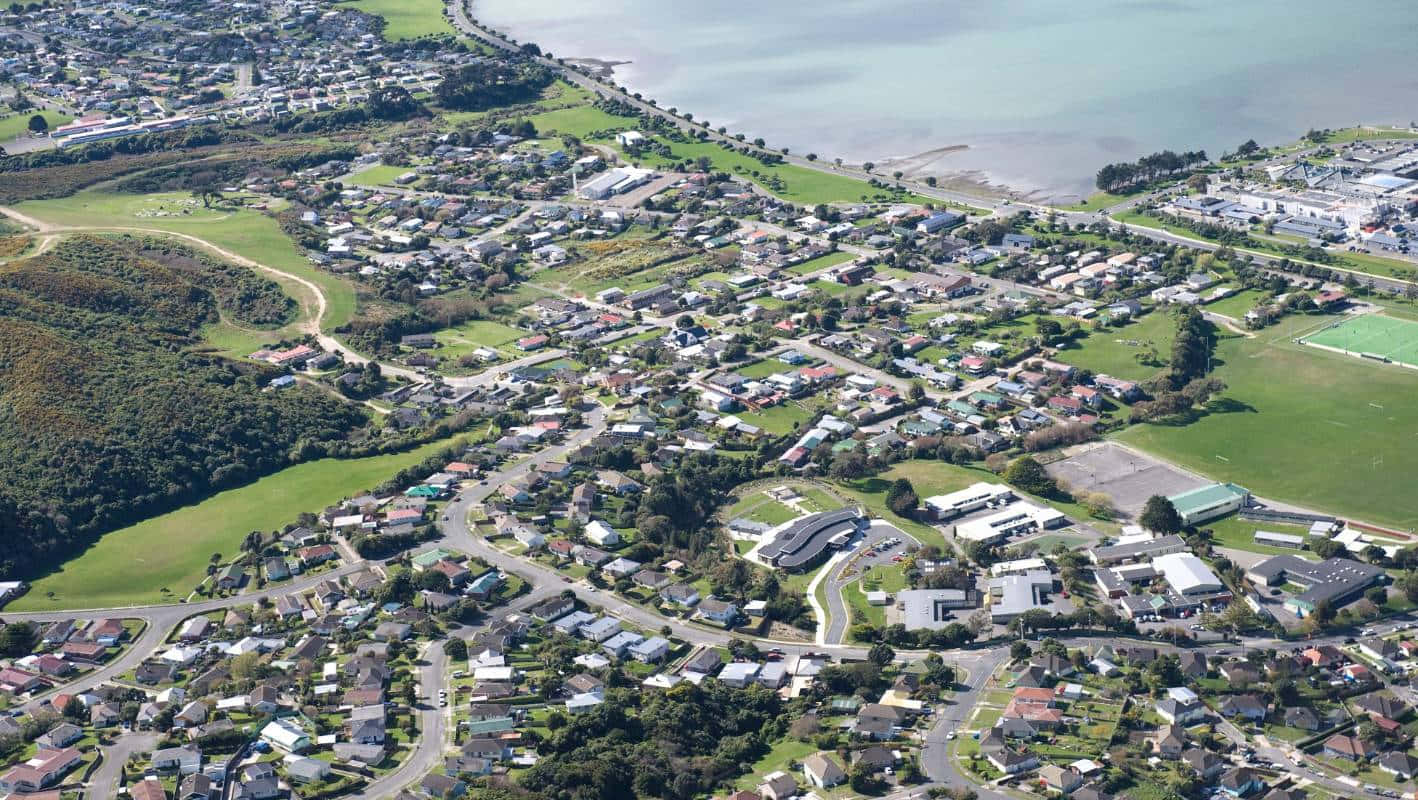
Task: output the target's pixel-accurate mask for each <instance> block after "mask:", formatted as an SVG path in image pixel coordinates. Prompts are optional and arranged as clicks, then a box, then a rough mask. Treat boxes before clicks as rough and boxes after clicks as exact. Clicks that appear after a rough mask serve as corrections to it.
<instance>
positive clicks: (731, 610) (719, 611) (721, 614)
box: [699, 597, 739, 625]
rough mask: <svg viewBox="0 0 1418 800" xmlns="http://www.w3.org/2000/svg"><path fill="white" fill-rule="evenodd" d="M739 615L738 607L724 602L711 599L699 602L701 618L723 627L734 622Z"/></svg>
mask: <svg viewBox="0 0 1418 800" xmlns="http://www.w3.org/2000/svg"><path fill="white" fill-rule="evenodd" d="M738 613H739V609H738V606H736V605H734V604H733V603H730V602H726V601H724V600H718V599H715V598H713V597H710V598H706V599H704V600H700V601H699V616H701V617H703V618H704V619H708V620H713V621H714V622H718V623H720V624H722V625H728V624H729V623H731V622H733V621H734V619H735V618H737V617H738Z"/></svg>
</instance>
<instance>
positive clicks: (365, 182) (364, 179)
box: [345, 164, 411, 186]
mask: <svg viewBox="0 0 1418 800" xmlns="http://www.w3.org/2000/svg"><path fill="white" fill-rule="evenodd" d="M409 171H411V168H410V167H396V166H394V165H392V164H376V165H374V166H372V167H370V168H369V169H366V170H363V171H361V172H358V173H356V174H355V175H354V176H353V177H351V178H350V179H349V180H347V181H345V183H350V184H354V185H355V186H393V185H394V179H395V178H397V177H399V176H400V175H403V174H404V173H405V172H409Z"/></svg>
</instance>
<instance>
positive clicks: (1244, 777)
mask: <svg viewBox="0 0 1418 800" xmlns="http://www.w3.org/2000/svg"><path fill="white" fill-rule="evenodd" d="M1217 784H1218V785H1219V786H1220V787H1221V789H1222V791H1224V792H1226V794H1229V795H1231V796H1232V797H1245V796H1247V795H1250V794H1255V793H1256V792H1259V791H1261V790H1263V789H1265V779H1264V778H1263V777H1262V776H1261V774H1260V773H1259V772H1256V771H1255V770H1253V769H1251V768H1250V767H1236V768H1234V769H1229V770H1226V772H1225V773H1224V774H1223V775H1222V776H1221V780H1220V781H1218V782H1217Z"/></svg>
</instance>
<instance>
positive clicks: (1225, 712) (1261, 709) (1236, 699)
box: [1217, 694, 1266, 722]
mask: <svg viewBox="0 0 1418 800" xmlns="http://www.w3.org/2000/svg"><path fill="white" fill-rule="evenodd" d="M1217 710H1218V711H1220V712H1221V715H1222V716H1225V717H1240V718H1241V719H1244V720H1246V721H1248V722H1260V721H1262V720H1264V719H1265V713H1266V705H1265V703H1264V702H1262V701H1261V699H1260V698H1258V697H1256V696H1255V695H1253V694H1233V695H1228V696H1227V697H1226V699H1225V700H1223V701H1222V702H1221V705H1220V706H1219V707H1218V709H1217Z"/></svg>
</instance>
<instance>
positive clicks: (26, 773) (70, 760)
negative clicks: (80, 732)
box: [0, 747, 83, 794]
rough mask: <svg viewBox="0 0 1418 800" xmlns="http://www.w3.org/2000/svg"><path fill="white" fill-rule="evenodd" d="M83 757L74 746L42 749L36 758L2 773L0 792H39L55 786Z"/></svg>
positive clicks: (0, 776)
mask: <svg viewBox="0 0 1418 800" xmlns="http://www.w3.org/2000/svg"><path fill="white" fill-rule="evenodd" d="M82 758H83V756H82V754H81V753H80V752H79V751H78V750H75V749H74V748H72V747H66V748H63V749H61V750H43V751H40V752H38V753H36V754H35V756H34V758H31V759H30V760H28V761H26V762H24V763H23V764H20V765H18V766H15V767H12V768H11V769H10V771H8V772H6V773H5V774H4V775H0V793H8V794H17V793H24V792H38V791H39V790H41V789H45V788H48V787H50V786H53V785H55V784H56V783H58V782H59V780H60V779H61V778H62V777H63V776H64V775H65V773H67V772H69V771H70V770H72V769H73V768H74V767H76V766H78V765H79V762H80V761H81V760H82Z"/></svg>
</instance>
